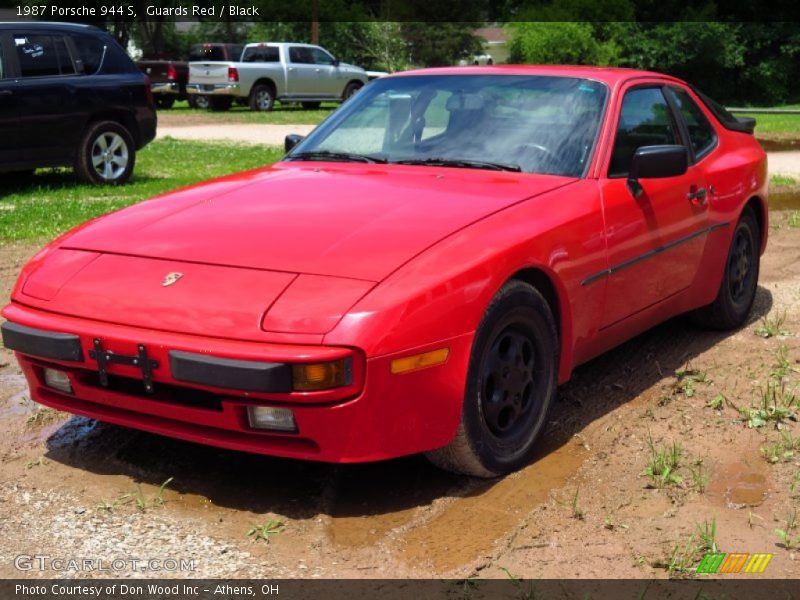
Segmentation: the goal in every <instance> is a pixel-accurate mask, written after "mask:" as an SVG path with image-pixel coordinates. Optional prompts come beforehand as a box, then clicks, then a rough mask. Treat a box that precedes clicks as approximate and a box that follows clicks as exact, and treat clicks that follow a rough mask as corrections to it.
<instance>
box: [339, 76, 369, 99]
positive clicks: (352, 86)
mask: <svg viewBox="0 0 800 600" xmlns="http://www.w3.org/2000/svg"><path fill="white" fill-rule="evenodd" d="M362 87H364V85H363V84H361V83H358V82H356V81H351V82H350V83H348V84H347V86H346V87H345V88H344V92H342V102H346V101H347V100H349V99H350V98H352V97H353V96H354V95H355V93H356V92H357V91H358V90H360V89H361V88H362Z"/></svg>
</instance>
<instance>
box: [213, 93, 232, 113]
mask: <svg viewBox="0 0 800 600" xmlns="http://www.w3.org/2000/svg"><path fill="white" fill-rule="evenodd" d="M231 104H233V98H226V97H221V96H212V97H210V98H209V99H208V107H209V108H210V109H211V110H213V111H214V112H222V111H226V110H230V108H231Z"/></svg>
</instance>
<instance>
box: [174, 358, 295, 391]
mask: <svg viewBox="0 0 800 600" xmlns="http://www.w3.org/2000/svg"><path fill="white" fill-rule="evenodd" d="M169 369H170V371H172V377H174V378H175V379H177V380H178V381H187V382H190V383H199V384H202V385H213V386H215V387H221V388H229V389H236V390H245V391H248V392H278V393H288V392H291V391H292V366H291V365H289V364H286V363H268V362H259V361H252V360H233V359H230V358H218V357H215V356H208V355H207V354H194V353H193V352H180V351H177V350H170V352H169Z"/></svg>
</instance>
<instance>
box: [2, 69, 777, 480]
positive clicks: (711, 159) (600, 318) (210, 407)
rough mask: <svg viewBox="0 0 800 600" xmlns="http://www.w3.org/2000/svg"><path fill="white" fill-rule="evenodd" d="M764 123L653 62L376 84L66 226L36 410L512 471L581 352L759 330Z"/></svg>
mask: <svg viewBox="0 0 800 600" xmlns="http://www.w3.org/2000/svg"><path fill="white" fill-rule="evenodd" d="M754 125H755V123H754V121H752V120H744V119H736V118H734V117H732V116H731V115H730V114H729V113H727V112H726V111H725V110H724V109H723V108H722V107H720V106H719V105H717V104H716V103H714V102H713V101H712V100H710V99H709V98H707V97H706V96H704V95H703V94H701V93H700V92H698V91H697V90H695V89H693V88H692V87H690V86H689V85H687V84H686V83H684V82H682V81H680V80H678V79H674V78H672V77H668V76H665V75H660V74H657V73H648V72H640V71H632V70H624V69H601V68H591V67H531V66H507V67H497V66H495V67H460V68H446V69H430V70H421V71H413V72H407V73H401V74H398V75H395V76H391V77H384V78H380V79H378V80H376V81H374V82H372V83H371V84H370V85H368V86H366V87H365V88H364V89H363V90H362V91H360V92H359V93H358V94H357V95H356V96H354V97H353V98H352V99H351V100H349V101H348V102H347V103H345V104H344V105H343V106H342V107H341V108H340V109H339V110H338V111H336V112H335V113H334V114H333V115H332V116H331V117H330V118H328V119H327V120H326V121H325V122H324V123H323V124H322V125H320V126H319V127H318V128H317V129H315V130H314V132H313V133H311V134H310V135H309V136H308V137H307V138H305V139H300V138H298V137H296V136H295V137H292V136H290V137H289V138H287V149H288V150H289V152H288V154H287V156H286V157H285V159H283V160H282V161H281V162H279V163H277V164H275V165H273V166H271V167H265V168H262V169H257V170H254V171H249V172H246V173H239V174H236V175H232V176H228V177H224V178H221V179H217V180H214V181H210V182H207V183H203V184H200V185H196V186H193V187H190V188H186V189H183V190H179V191H176V192H173V193H169V194H166V195H163V196H160V197H159V198H156V199H153V200H150V201H148V202H143V203H141V204H138V205H136V206H133V207H130V208H127V209H125V210H121V211H119V212H115V213H113V214H110V215H107V216H104V217H101V218H99V219H96V220H94V221H91V222H89V223H87V224H85V225H83V226H81V227H78V228H76V229H74V230H73V231H71V232H69V233H67V234H66V235H64V236H62V237H61V238H59V239H57V240H56V241H55V242H53V243H52V244H50V245H49V246H48V247H46V248H45V249H44V250H43V251H41V252H40V253H39V254H38V255H37V256H35V257H34V258H33V259H32V260H31V261H30V263H29V264H28V265H27V266H26V267H25V268H24V269H23V271H22V274H21V275H20V278H19V281H18V283H17V285H16V287H15V289H14V291H13V295H12V299H11V303H10V304H9V305H8V306H6V307H5V309H4V310H3V315H4V316H5V318H6V319H7V322H6V323H4V324H3V327H2V332H3V339H4V342H5V345H6V346H7V347H9V348H11V349H13V350H15V351H16V353H17V357H18V359H19V362H20V364H21V365H22V369H23V370H24V372H25V375H26V376H27V378H28V382H29V383H30V388H31V394H32V396H33V399H34V400H36V401H37V402H40V403H42V404H46V405H48V406H52V407H54V408H57V409H60V410H65V411H68V412H71V413H75V414H79V415H85V416H88V417H92V418H95V419H99V420H101V421H108V422H111V423H117V424H120V425H125V426H129V427H134V428H138V429H143V430H147V431H152V432H156V433H160V434H164V435H168V436H174V437H178V438H182V439H185V440H192V441H195V442H200V443H204V444H213V445H217V446H222V447H226V448H233V449H236V450H244V451H247V452H257V453H263V454H271V455H276V456H285V457H294V458H301V459H313V460H321V461H332V462H357V461H372V460H380V459H385V458H390V457H396V456H400V455H405V454H410V453H417V452H425V453H427V455H428V456H429V457H430V459H431V460H432V461H433V462H434V463H435V464H437V465H440V466H442V467H444V468H446V469H451V470H454V471H457V472H461V473H467V474H470V475H476V476H484V477H489V476H494V475H498V474H502V473H506V472H509V471H512V470H514V469H517V468H519V467H521V466H522V465H524V464H525V463H526V461H528V460H530V457H531V454H532V450H533V448H534V443H535V441H536V438H537V436H538V435H539V434H540V432H541V430H542V428H543V424H544V423H545V416H546V414H547V411H548V408H549V407H550V405H551V404H552V403H553V398H554V396H555V394H556V387H557V385H558V384H559V383H561V382H564V381H566V380H567V379H569V377H570V373H571V372H572V370H573V369H574V368H575V366H576V365H578V364H580V363H583V362H585V361H587V360H589V359H590V358H592V357H594V356H597V355H598V354H600V353H602V352H603V351H605V350H606V349H608V348H611V347H612V346H614V345H616V344H619V343H620V342H622V341H623V340H626V339H628V338H630V337H632V336H635V335H636V334H638V333H639V332H641V331H643V330H645V329H647V328H649V327H652V326H653V325H655V324H656V323H658V322H660V321H664V320H665V319H668V318H669V317H672V316H674V315H677V314H679V313H684V312H689V311H692V315H693V317H694V319H695V320H696V321H697V322H698V323H700V324H701V325H704V326H708V327H713V328H722V329H728V328H735V327H738V326H740V325H741V324H742V323H743V322H744V320H745V319H746V317H747V315H748V312H749V311H750V307H751V305H752V303H753V298H754V295H755V292H756V286H757V280H758V270H759V257H760V254H761V253H762V252H763V250H764V248H765V244H766V239H767V230H768V227H767V163H766V157H765V153H764V151H763V150H762V148H761V147H760V146H759V144H758V143H757V142H756V140H755V139H754V137H753V135H752V132H753V127H754ZM298 142H299V143H298Z"/></svg>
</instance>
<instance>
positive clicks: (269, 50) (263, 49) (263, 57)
mask: <svg viewBox="0 0 800 600" xmlns="http://www.w3.org/2000/svg"><path fill="white" fill-rule="evenodd" d="M279 60H280V58H279V55H278V49H277V48H276V47H275V46H252V47H250V48H246V49H245V51H244V54H243V55H242V62H278V61H279Z"/></svg>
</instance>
